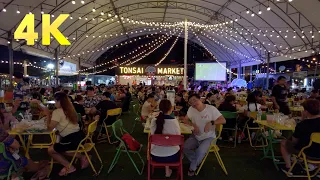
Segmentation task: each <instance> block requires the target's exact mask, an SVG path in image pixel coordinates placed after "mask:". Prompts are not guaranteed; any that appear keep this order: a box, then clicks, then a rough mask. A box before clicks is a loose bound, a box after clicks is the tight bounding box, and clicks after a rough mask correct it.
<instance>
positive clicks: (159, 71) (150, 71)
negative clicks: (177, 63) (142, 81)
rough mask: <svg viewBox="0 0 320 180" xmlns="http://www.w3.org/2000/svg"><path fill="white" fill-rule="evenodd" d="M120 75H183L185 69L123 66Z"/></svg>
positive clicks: (120, 68) (119, 71) (119, 69)
mask: <svg viewBox="0 0 320 180" xmlns="http://www.w3.org/2000/svg"><path fill="white" fill-rule="evenodd" d="M117 71H118V72H117V73H118V75H183V72H184V68H181V67H172V66H170V67H168V66H158V67H154V66H137V67H131V66H121V67H119V68H118V70H117Z"/></svg>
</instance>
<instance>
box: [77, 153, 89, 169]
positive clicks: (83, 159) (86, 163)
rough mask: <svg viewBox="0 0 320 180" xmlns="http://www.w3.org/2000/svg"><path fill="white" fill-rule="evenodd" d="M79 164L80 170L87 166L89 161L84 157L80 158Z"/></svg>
mask: <svg viewBox="0 0 320 180" xmlns="http://www.w3.org/2000/svg"><path fill="white" fill-rule="evenodd" d="M89 158H91V156H89ZM80 162H81V169H85V168H87V167H88V166H89V160H88V158H87V157H86V156H84V157H83V158H81V160H80Z"/></svg>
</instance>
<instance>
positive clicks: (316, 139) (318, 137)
mask: <svg viewBox="0 0 320 180" xmlns="http://www.w3.org/2000/svg"><path fill="white" fill-rule="evenodd" d="M313 143H316V144H320V133H319V132H318V133H312V134H311V137H310V143H309V144H308V145H307V146H306V147H304V148H302V149H301V151H300V152H299V154H298V155H293V156H295V160H294V162H293V164H292V166H291V168H290V169H289V171H288V172H287V176H288V177H299V178H300V177H307V178H308V180H311V178H312V177H314V176H316V175H317V174H318V173H319V172H320V158H312V157H308V156H307V155H306V154H305V152H304V151H305V150H306V149H308V148H310V147H311V146H312V144H313ZM298 160H303V163H304V165H305V170H306V171H307V175H290V174H291V171H292V169H293V168H294V166H295V165H296V164H297V162H298ZM308 163H310V164H316V165H317V166H318V169H317V170H316V171H315V172H314V173H313V174H312V175H310V172H309V167H308Z"/></svg>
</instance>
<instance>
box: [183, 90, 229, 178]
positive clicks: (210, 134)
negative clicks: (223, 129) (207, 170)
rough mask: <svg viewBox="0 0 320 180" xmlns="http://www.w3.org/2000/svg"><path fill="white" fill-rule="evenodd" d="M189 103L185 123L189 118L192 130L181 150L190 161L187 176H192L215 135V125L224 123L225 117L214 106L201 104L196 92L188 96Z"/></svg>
mask: <svg viewBox="0 0 320 180" xmlns="http://www.w3.org/2000/svg"><path fill="white" fill-rule="evenodd" d="M189 104H190V105H191V107H190V108H189V110H188V112H187V116H186V118H185V123H188V121H189V120H191V123H192V126H193V127H194V131H193V135H191V136H190V137H189V139H187V140H186V142H185V143H184V149H183V152H184V154H185V155H186V157H187V158H188V159H189V161H190V167H189V171H188V176H194V175H195V171H196V170H197V167H198V166H199V165H200V163H201V162H202V159H203V158H204V157H205V155H206V153H207V152H208V150H209V148H210V145H211V142H212V140H213V139H214V138H215V137H216V132H215V125H216V124H225V123H226V119H225V118H224V117H223V116H222V114H221V113H220V112H219V111H218V109H217V108H215V107H214V106H211V105H208V104H203V103H202V102H201V100H200V97H199V95H198V94H193V95H191V96H189Z"/></svg>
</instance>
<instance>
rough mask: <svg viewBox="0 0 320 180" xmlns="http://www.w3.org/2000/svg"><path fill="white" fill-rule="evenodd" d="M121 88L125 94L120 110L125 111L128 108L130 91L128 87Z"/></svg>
mask: <svg viewBox="0 0 320 180" xmlns="http://www.w3.org/2000/svg"><path fill="white" fill-rule="evenodd" d="M123 90H124V93H125V95H126V96H125V97H124V99H123V103H122V112H127V111H129V108H130V102H131V93H130V91H129V88H124V89H123Z"/></svg>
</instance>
